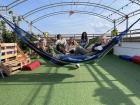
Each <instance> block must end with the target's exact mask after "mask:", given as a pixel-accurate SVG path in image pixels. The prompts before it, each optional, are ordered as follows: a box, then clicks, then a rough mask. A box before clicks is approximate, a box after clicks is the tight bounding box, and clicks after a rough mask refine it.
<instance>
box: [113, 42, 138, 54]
mask: <svg viewBox="0 0 140 105" xmlns="http://www.w3.org/2000/svg"><path fill="white" fill-rule="evenodd" d="M114 54H115V55H129V56H134V55H138V56H140V42H123V43H122V45H121V46H119V45H116V46H115V47H114Z"/></svg>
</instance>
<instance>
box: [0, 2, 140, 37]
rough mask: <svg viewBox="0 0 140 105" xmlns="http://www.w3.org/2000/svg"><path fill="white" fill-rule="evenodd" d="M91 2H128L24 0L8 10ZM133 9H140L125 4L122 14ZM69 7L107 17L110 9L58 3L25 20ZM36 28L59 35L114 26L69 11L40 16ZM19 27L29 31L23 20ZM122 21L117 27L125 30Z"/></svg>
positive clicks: (20, 11)
mask: <svg viewBox="0 0 140 105" xmlns="http://www.w3.org/2000/svg"><path fill="white" fill-rule="evenodd" d="M13 1H14V0H0V5H7V4H9V3H12V2H13ZM72 1H75V2H78V1H79V2H93V3H101V4H102V5H107V6H110V7H112V8H115V9H119V8H120V7H122V6H124V5H125V4H128V3H129V2H130V1H129V0H27V1H26V2H24V3H22V4H20V5H18V6H16V7H14V8H12V9H11V10H13V11H14V13H15V14H16V15H23V14H25V13H27V12H28V11H30V10H32V9H35V8H37V7H40V6H44V5H48V4H53V3H58V2H72ZM136 9H139V7H138V5H136V4H130V5H129V6H128V7H125V8H124V9H123V10H121V11H122V12H124V13H125V14H127V13H129V12H132V11H134V10H136ZM70 10H73V11H74V10H78V11H90V12H91V11H92V12H95V13H98V14H101V15H105V16H108V15H109V14H111V13H112V12H110V11H107V10H104V9H102V8H98V7H91V6H79V5H78V6H76V5H69V6H60V7H57V8H56V7H55V8H50V9H46V10H43V11H40V12H38V13H35V14H33V15H31V16H29V17H27V18H26V19H27V20H28V21H32V20H34V19H36V18H37V17H40V16H43V15H45V14H48V13H53V12H58V11H70ZM118 17H119V15H116V14H114V15H112V16H111V17H110V18H111V19H116V18H118ZM138 17H139V16H136V17H133V18H131V19H129V22H130V23H129V24H131V23H132V22H133V21H134V20H136V19H137V18H138ZM34 25H35V26H36V27H38V28H39V29H40V30H42V31H44V32H49V33H51V34H58V33H66V34H68V33H70V34H77V33H82V32H83V31H86V32H87V33H90V34H94V33H104V32H106V31H107V30H108V29H110V28H112V27H113V23H111V22H109V21H107V20H105V19H102V18H99V17H97V16H91V15H83V14H78V13H75V14H73V15H71V16H70V15H69V13H66V14H61V15H56V16H52V17H48V18H45V19H42V20H40V21H38V22H36V23H34ZM21 27H22V28H24V29H25V30H28V25H27V24H26V23H24V22H22V23H21ZM125 27H126V26H125V22H124V23H123V24H122V25H120V26H118V27H117V28H118V30H119V31H122V30H123V29H125ZM135 28H140V27H139V25H136V26H135ZM33 31H34V32H37V33H38V31H37V30H35V29H33Z"/></svg>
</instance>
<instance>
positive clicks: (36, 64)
mask: <svg viewBox="0 0 140 105" xmlns="http://www.w3.org/2000/svg"><path fill="white" fill-rule="evenodd" d="M39 66H40V62H39V61H33V62H31V63H30V64H28V65H25V66H24V67H23V68H24V69H25V70H34V69H36V68H37V67H39Z"/></svg>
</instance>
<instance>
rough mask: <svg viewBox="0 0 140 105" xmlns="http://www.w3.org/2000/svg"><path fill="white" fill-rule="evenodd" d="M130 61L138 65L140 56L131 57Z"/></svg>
mask: <svg viewBox="0 0 140 105" xmlns="http://www.w3.org/2000/svg"><path fill="white" fill-rule="evenodd" d="M132 61H133V62H134V63H137V64H140V56H133V57H132Z"/></svg>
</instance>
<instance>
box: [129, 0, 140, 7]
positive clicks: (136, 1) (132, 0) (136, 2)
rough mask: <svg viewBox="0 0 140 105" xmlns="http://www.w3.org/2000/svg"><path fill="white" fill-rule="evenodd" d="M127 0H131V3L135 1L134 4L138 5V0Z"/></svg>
mask: <svg viewBox="0 0 140 105" xmlns="http://www.w3.org/2000/svg"><path fill="white" fill-rule="evenodd" d="M129 1H131V2H132V3H135V4H137V5H139V6H140V1H139V0H129Z"/></svg>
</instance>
